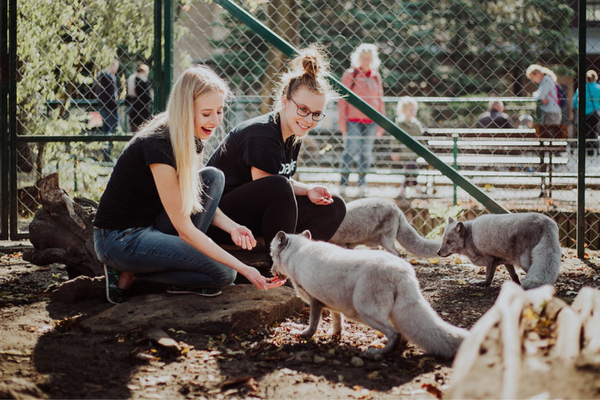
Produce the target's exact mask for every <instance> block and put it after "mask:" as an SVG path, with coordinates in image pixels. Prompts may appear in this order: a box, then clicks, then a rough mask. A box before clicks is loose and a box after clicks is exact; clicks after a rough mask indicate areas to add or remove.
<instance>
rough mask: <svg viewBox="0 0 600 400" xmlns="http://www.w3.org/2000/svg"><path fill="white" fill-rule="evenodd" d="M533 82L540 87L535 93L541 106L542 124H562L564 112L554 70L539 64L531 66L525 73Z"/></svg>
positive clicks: (534, 95)
mask: <svg viewBox="0 0 600 400" xmlns="http://www.w3.org/2000/svg"><path fill="white" fill-rule="evenodd" d="M525 75H526V76H527V78H529V79H530V80H531V82H533V83H535V84H536V85H539V87H538V90H537V91H535V92H534V93H533V97H535V98H536V99H537V100H538V101H539V102H540V103H541V104H540V108H541V110H542V117H541V121H540V122H541V123H542V124H544V125H547V124H560V122H561V120H562V111H561V109H560V99H559V94H558V92H557V90H556V75H555V74H554V72H552V70H550V69H549V68H546V67H542V66H540V65H537V64H533V65H530V66H529V68H527V71H526V73H525Z"/></svg>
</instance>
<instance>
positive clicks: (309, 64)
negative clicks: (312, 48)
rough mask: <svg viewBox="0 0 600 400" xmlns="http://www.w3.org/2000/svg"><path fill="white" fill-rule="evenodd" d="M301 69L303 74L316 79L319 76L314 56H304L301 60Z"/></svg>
mask: <svg viewBox="0 0 600 400" xmlns="http://www.w3.org/2000/svg"><path fill="white" fill-rule="evenodd" d="M302 69H303V70H304V74H306V75H308V76H309V77H311V78H316V77H317V75H318V74H319V59H318V57H317V56H316V55H312V54H311V55H306V56H304V57H303V58H302Z"/></svg>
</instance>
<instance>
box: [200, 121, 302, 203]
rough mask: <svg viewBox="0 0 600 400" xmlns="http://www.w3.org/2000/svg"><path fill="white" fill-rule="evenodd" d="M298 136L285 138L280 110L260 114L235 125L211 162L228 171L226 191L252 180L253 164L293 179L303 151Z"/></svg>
mask: <svg viewBox="0 0 600 400" xmlns="http://www.w3.org/2000/svg"><path fill="white" fill-rule="evenodd" d="M295 138H296V137H295V136H290V137H289V138H288V139H287V140H286V141H285V142H284V141H283V137H282V135H281V124H280V122H279V117H278V115H277V113H269V114H265V115H261V116H260V117H257V118H253V119H250V120H248V121H246V122H244V123H242V124H240V125H238V126H236V127H235V128H233V130H232V131H231V132H229V134H228V135H227V136H226V137H225V139H223V142H221V144H220V145H219V147H218V148H217V149H216V150H215V152H214V153H213V155H212V157H211V158H210V160H209V161H208V165H209V166H212V167H215V168H218V169H220V170H221V171H223V173H224V174H225V193H227V192H229V191H231V190H233V189H235V188H237V187H239V186H241V185H243V184H245V183H248V182H252V173H251V168H252V167H255V168H258V169H260V170H262V171H265V172H267V173H269V174H272V175H283V176H285V177H286V178H290V177H291V176H292V175H294V173H295V172H296V167H297V165H298V153H299V152H300V142H296V140H295Z"/></svg>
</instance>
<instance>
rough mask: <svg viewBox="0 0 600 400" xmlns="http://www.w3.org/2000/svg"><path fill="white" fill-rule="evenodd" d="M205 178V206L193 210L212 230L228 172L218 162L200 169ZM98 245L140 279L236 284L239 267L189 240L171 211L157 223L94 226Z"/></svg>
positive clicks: (105, 259) (111, 261)
mask: <svg viewBox="0 0 600 400" xmlns="http://www.w3.org/2000/svg"><path fill="white" fill-rule="evenodd" d="M199 175H200V178H201V179H202V182H203V187H204V191H203V193H202V204H203V206H204V211H202V212H201V213H197V214H194V215H192V216H191V218H192V221H193V223H194V225H195V226H196V227H197V228H198V229H199V230H201V231H202V232H206V230H207V229H208V227H209V225H210V223H211V222H212V219H213V217H214V215H215V212H216V210H217V206H218V205H219V201H220V200H221V195H222V193H223V187H224V185H225V176H224V175H223V173H222V172H221V171H219V170H218V169H216V168H212V167H207V168H203V169H201V170H200V171H199ZM94 248H95V249H96V254H97V255H98V259H99V260H100V262H102V263H104V264H106V265H108V266H109V267H112V268H114V269H116V270H118V271H124V272H131V273H133V274H135V277H136V279H140V280H147V281H153V282H161V283H166V284H169V285H181V286H189V287H201V288H219V287H223V286H227V285H230V284H231V283H232V282H233V281H234V280H235V277H236V275H237V272H236V271H235V270H234V269H233V268H230V267H228V266H226V265H224V264H221V263H219V262H217V261H215V260H213V259H212V258H210V257H208V256H207V255H205V254H203V253H201V252H200V251H198V250H197V249H196V248H195V247H193V246H192V245H190V244H189V243H186V242H184V241H183V240H182V239H181V238H180V237H179V236H177V231H176V230H175V228H174V227H173V224H172V223H171V221H170V220H169V217H168V216H167V213H166V212H164V211H163V212H162V213H161V214H159V215H158V217H157V218H156V221H155V223H154V225H152V226H148V227H141V228H128V229H124V230H110V229H102V228H95V229H94Z"/></svg>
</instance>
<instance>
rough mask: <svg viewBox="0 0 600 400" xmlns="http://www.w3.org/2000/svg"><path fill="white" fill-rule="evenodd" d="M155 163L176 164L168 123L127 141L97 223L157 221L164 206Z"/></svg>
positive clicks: (129, 225)
mask: <svg viewBox="0 0 600 400" xmlns="http://www.w3.org/2000/svg"><path fill="white" fill-rule="evenodd" d="M198 142H199V140H197V142H196V147H197V149H196V152H201V148H202V147H201V142H200V143H198ZM151 164H167V165H170V166H172V167H173V168H175V157H174V155H173V146H172V145H171V141H170V139H169V134H168V131H167V130H166V129H165V128H164V127H162V128H160V129H159V130H158V132H156V133H154V134H150V135H144V136H136V137H134V138H133V139H132V140H131V142H130V143H129V144H128V145H127V147H126V148H125V150H124V151H123V153H122V154H121V156H120V157H119V159H118V160H117V163H116V165H115V168H114V169H113V172H112V175H111V176H110V179H109V181H108V185H107V186H106V189H105V190H104V193H103V194H102V197H101V198H100V204H99V205H98V210H97V211H96V218H95V219H94V226H96V227H98V228H104V229H117V230H121V229H127V228H137V227H146V226H150V225H152V224H153V223H154V220H155V219H156V217H157V216H158V214H159V213H160V212H161V211H162V210H163V209H164V208H163V205H162V203H161V201H160V197H159V195H158V190H157V189H156V184H155V182H154V177H153V175H152V171H151V170H150V165H151Z"/></svg>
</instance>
